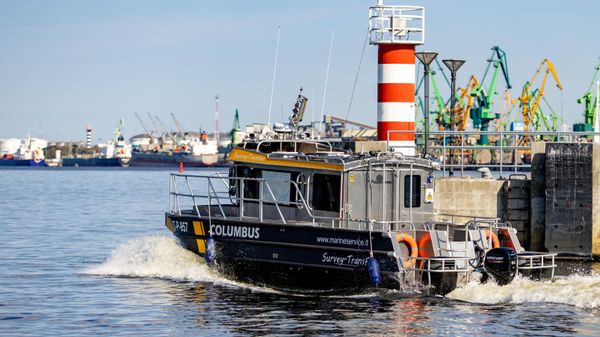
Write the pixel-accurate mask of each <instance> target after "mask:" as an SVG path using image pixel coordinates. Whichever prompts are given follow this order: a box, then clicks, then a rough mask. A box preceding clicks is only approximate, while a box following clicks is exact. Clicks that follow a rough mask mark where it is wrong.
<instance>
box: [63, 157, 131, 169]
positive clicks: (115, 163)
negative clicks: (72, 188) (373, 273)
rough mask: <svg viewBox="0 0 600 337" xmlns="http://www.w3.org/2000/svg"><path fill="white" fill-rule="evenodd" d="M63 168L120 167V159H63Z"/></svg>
mask: <svg viewBox="0 0 600 337" xmlns="http://www.w3.org/2000/svg"><path fill="white" fill-rule="evenodd" d="M62 166H66V167H69V166H92V167H119V166H122V163H121V160H120V159H119V158H116V157H115V158H63V160H62Z"/></svg>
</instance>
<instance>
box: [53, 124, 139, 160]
mask: <svg viewBox="0 0 600 337" xmlns="http://www.w3.org/2000/svg"><path fill="white" fill-rule="evenodd" d="M122 127H123V121H122V120H121V124H120V126H119V127H118V128H117V129H116V130H115V138H114V141H110V142H108V143H107V144H106V145H103V146H102V154H101V155H100V156H99V157H91V158H81V157H73V158H63V159H62V166H95V167H111V166H112V167H119V166H122V167H128V166H129V165H130V162H131V145H130V144H126V143H125V138H124V137H123V135H122V134H121V128H122Z"/></svg>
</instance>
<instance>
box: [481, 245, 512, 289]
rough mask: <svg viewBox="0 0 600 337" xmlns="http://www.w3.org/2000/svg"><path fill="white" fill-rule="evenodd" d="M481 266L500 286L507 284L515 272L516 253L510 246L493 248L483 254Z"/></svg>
mask: <svg viewBox="0 0 600 337" xmlns="http://www.w3.org/2000/svg"><path fill="white" fill-rule="evenodd" d="M483 266H484V269H485V271H486V272H487V274H489V275H491V276H492V277H493V278H494V279H495V280H496V283H498V284H499V285H501V286H503V285H506V284H509V283H510V282H511V281H512V280H513V279H514V278H515V275H516V274H517V253H516V252H515V250H514V249H512V248H505V247H502V248H494V249H492V250H490V251H489V252H487V254H485V261H484V264H483ZM486 279H487V277H484V280H486Z"/></svg>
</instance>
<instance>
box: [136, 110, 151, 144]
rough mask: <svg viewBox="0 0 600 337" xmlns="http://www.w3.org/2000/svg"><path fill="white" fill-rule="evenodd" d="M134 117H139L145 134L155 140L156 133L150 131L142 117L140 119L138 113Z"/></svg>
mask: <svg viewBox="0 0 600 337" xmlns="http://www.w3.org/2000/svg"><path fill="white" fill-rule="evenodd" d="M134 115H135V117H137V119H138V121H139V122H140V124H141V125H142V128H143V129H144V132H146V134H147V135H148V136H150V138H151V139H153V138H154V132H152V131H150V129H148V126H146V123H144V120H143V119H142V117H140V115H139V114H138V113H137V112H135V113H134Z"/></svg>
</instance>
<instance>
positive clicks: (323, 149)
mask: <svg viewBox="0 0 600 337" xmlns="http://www.w3.org/2000/svg"><path fill="white" fill-rule="evenodd" d="M301 97H302V96H300V97H299V101H300V100H301V99H302V98H301ZM302 111H303V110H302ZM297 115H298V113H297V111H296V109H295V114H294V115H293V116H292V118H291V122H290V125H291V129H292V130H295V129H296V128H295V127H296V126H297V121H298V120H299V119H301V118H299V117H298V116H297ZM377 144H380V143H373V144H371V145H373V146H372V148H376V147H377V146H376V145H377ZM355 145H356V146H354V148H360V147H361V146H359V145H361V144H355ZM362 145H363V146H362V148H363V149H368V148H369V147H368V146H366V145H368V144H362ZM227 159H228V161H229V162H230V163H231V165H232V166H231V167H230V169H229V174H228V175H227V176H225V175H212V176H211V175H192V174H171V175H170V202H169V211H168V212H166V214H165V220H166V226H167V227H168V229H169V230H170V231H172V232H173V234H174V235H175V236H176V237H177V238H178V239H179V242H180V243H181V245H182V246H183V247H185V248H186V249H188V250H190V251H192V252H194V253H196V254H199V255H200V256H203V257H204V258H205V260H206V262H207V263H208V264H209V265H210V266H211V267H213V268H215V269H216V270H218V271H219V272H221V273H223V274H225V275H227V276H229V277H231V278H233V279H236V280H241V281H245V282H250V283H254V284H259V285H267V286H270V287H273V288H278V289H289V290H295V291H297V290H307V291H314V290H321V291H341V290H344V291H346V289H350V288H352V289H361V288H371V287H384V288H392V289H401V290H405V291H419V292H422V291H424V292H431V293H436V294H446V293H448V292H450V291H452V290H453V289H455V288H456V287H457V286H459V285H461V284H464V283H466V282H470V281H472V280H482V281H485V280H488V279H490V282H491V280H494V281H496V282H498V283H499V284H507V283H510V282H511V281H512V280H513V278H514V277H515V275H516V274H519V273H521V274H525V275H532V276H536V277H544V276H548V277H553V276H554V268H555V267H556V265H555V263H554V257H555V256H554V255H553V254H545V253H536V252H526V251H525V250H524V249H523V248H522V247H521V244H520V243H519V240H518V238H517V235H516V234H517V232H516V230H515V229H514V228H512V227H511V226H510V224H509V223H502V222H501V221H500V220H499V219H495V218H480V217H472V218H469V219H467V220H466V221H463V222H454V221H449V220H452V219H453V217H452V216H451V215H440V214H435V212H434V203H435V202H444V201H443V200H434V188H435V178H434V166H435V165H434V164H433V163H432V161H431V160H429V159H425V158H420V157H411V156H404V155H402V154H400V153H398V152H389V151H386V149H385V148H384V149H383V150H382V151H375V150H370V151H369V150H362V151H349V150H341V149H338V148H335V147H334V146H332V145H331V144H330V143H328V142H326V141H320V140H314V139H309V138H307V135H302V134H298V133H295V132H285V133H277V132H274V134H273V135H272V136H271V137H270V138H268V139H245V140H244V141H243V142H242V143H240V144H238V145H237V146H235V147H234V149H233V150H232V151H231V152H230V154H229V156H228V158H227ZM463 217H464V215H463Z"/></svg>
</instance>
